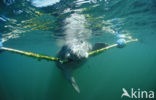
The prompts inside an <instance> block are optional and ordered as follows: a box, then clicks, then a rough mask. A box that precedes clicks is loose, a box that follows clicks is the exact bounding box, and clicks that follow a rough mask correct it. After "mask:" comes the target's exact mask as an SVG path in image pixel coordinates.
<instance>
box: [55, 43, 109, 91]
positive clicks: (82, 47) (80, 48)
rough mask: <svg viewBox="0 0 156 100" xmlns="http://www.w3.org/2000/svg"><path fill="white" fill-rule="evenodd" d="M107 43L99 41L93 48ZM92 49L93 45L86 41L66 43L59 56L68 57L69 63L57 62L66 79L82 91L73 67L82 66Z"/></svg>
mask: <svg viewBox="0 0 156 100" xmlns="http://www.w3.org/2000/svg"><path fill="white" fill-rule="evenodd" d="M105 46H106V44H105V43H97V44H95V46H94V47H93V50H96V49H100V48H102V47H105ZM90 50H92V47H91V45H90V44H89V43H88V42H86V41H78V40H77V41H75V42H69V43H67V44H65V45H64V46H63V47H62V48H61V50H60V51H59V53H58V55H57V57H58V58H60V59H68V62H67V63H61V62H57V63H56V65H57V66H58V67H59V68H60V69H61V70H62V72H63V73H64V75H65V77H66V79H67V80H68V81H69V83H70V84H71V85H72V86H73V88H74V89H75V90H76V91H77V92H78V93H80V89H79V87H78V85H77V83H76V81H75V79H74V77H73V76H72V71H73V69H75V68H77V67H79V66H81V65H82V64H83V63H84V62H85V61H86V60H87V58H88V56H89V55H88V52H89V51H90Z"/></svg>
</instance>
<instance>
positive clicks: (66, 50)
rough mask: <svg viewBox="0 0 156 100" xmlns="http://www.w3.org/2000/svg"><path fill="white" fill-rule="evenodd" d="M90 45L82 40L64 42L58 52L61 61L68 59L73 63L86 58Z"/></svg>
mask: <svg viewBox="0 0 156 100" xmlns="http://www.w3.org/2000/svg"><path fill="white" fill-rule="evenodd" d="M91 48H92V47H91V45H90V44H89V43H88V42H86V41H82V40H77V39H75V40H74V39H73V40H71V41H68V42H66V44H65V45H64V46H63V47H62V49H61V51H60V54H59V55H60V56H61V58H63V59H70V60H73V61H76V60H81V59H84V58H88V51H89V50H90V49H91Z"/></svg>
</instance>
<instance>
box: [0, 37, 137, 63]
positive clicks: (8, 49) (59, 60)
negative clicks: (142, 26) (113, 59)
mask: <svg viewBox="0 0 156 100" xmlns="http://www.w3.org/2000/svg"><path fill="white" fill-rule="evenodd" d="M135 41H138V40H137V39H132V40H129V41H126V44H127V43H129V42H135ZM117 45H118V44H113V45H110V46H107V47H105V48H102V49H98V50H95V51H91V52H89V56H91V55H94V54H98V53H101V52H103V51H105V50H107V49H110V48H113V47H116V46H117ZM1 49H2V50H6V51H10V52H14V53H19V54H22V55H26V56H30V57H35V58H38V59H45V60H48V61H56V62H61V63H66V62H68V59H60V58H57V57H50V56H45V55H40V54H35V53H32V52H25V51H21V50H16V49H11V48H6V47H1Z"/></svg>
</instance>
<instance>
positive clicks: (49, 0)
mask: <svg viewBox="0 0 156 100" xmlns="http://www.w3.org/2000/svg"><path fill="white" fill-rule="evenodd" d="M30 1H31V4H32V5H33V6H35V7H47V6H51V5H53V4H56V3H58V2H60V0H30Z"/></svg>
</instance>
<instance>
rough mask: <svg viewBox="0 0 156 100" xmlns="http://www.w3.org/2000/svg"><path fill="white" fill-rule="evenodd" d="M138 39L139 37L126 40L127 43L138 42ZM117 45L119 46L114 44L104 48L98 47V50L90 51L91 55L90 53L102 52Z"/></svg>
mask: <svg viewBox="0 0 156 100" xmlns="http://www.w3.org/2000/svg"><path fill="white" fill-rule="evenodd" d="M136 41H138V39H132V40H128V41H126V44H127V43H129V42H136ZM116 46H118V44H113V45H110V46H107V47H104V48H102V49H98V50H95V51H91V52H89V56H90V55H94V54H98V53H101V52H103V51H105V50H107V49H110V48H113V47H116Z"/></svg>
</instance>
